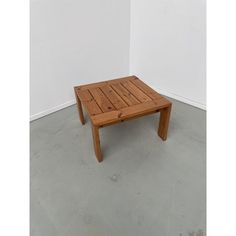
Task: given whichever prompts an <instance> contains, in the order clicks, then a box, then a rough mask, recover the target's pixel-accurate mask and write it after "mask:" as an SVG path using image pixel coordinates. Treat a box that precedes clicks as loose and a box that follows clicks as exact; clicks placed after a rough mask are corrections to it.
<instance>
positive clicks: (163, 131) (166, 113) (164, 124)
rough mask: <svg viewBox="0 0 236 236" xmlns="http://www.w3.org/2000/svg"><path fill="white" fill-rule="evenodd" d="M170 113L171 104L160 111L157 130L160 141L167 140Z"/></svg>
mask: <svg viewBox="0 0 236 236" xmlns="http://www.w3.org/2000/svg"><path fill="white" fill-rule="evenodd" d="M170 113H171V104H170V106H168V107H166V108H163V109H161V110H160V122H159V128H158V135H159V136H160V137H161V139H162V140H166V139H167V132H168V127H169V120H170Z"/></svg>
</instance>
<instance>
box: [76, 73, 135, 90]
mask: <svg viewBox="0 0 236 236" xmlns="http://www.w3.org/2000/svg"><path fill="white" fill-rule="evenodd" d="M136 78H137V77H135V76H128V77H123V78H118V79H112V80H107V81H101V82H97V83H92V84H85V85H81V86H77V88H80V89H81V90H86V89H90V88H97V87H101V86H105V85H109V84H113V83H119V82H121V81H126V80H135V79H136Z"/></svg>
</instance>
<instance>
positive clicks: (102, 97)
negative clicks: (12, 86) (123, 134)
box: [74, 76, 172, 162]
mask: <svg viewBox="0 0 236 236" xmlns="http://www.w3.org/2000/svg"><path fill="white" fill-rule="evenodd" d="M74 91H75V97H76V101H77V106H78V110H79V116H80V121H81V123H82V124H84V123H85V121H84V115H83V110H82V104H83V106H84V108H85V109H86V110H87V112H88V115H89V118H90V120H91V125H92V134H93V143H94V150H95V154H96V157H97V160H98V161H99V162H101V161H102V160H103V157H102V152H101V147H100V139H99V128H102V127H105V126H108V125H112V124H116V123H119V122H123V121H126V120H130V119H133V118H137V117H141V116H145V115H149V114H153V113H156V112H160V122H159V128H158V135H159V136H160V137H161V138H162V140H166V138H167V131H168V125H169V119H170V112H171V105H172V104H171V102H170V101H168V100H167V99H166V98H164V97H162V96H161V95H160V94H159V93H157V92H156V91H154V90H153V89H152V88H150V87H149V86H148V85H147V84H145V83H144V82H142V81H141V80H140V79H138V78H137V77H136V76H129V77H125V78H120V79H114V80H108V81H103V82H99V83H93V84H87V85H81V86H76V87H74ZM81 103H82V104H81Z"/></svg>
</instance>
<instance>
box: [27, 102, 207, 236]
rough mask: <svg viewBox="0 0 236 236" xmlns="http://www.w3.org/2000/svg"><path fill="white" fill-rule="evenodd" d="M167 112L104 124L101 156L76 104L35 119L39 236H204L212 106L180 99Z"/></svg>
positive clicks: (34, 232) (34, 222)
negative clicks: (161, 126)
mask: <svg viewBox="0 0 236 236" xmlns="http://www.w3.org/2000/svg"><path fill="white" fill-rule="evenodd" d="M158 120H159V114H156V115H150V116H147V117H144V118H139V119H136V120H132V121H128V122H124V123H121V124H118V125H113V126H110V127H106V128H103V129H101V132H100V134H101V145H102V150H103V154H104V161H103V162H102V163H100V164H99V163H98V162H97V161H96V158H95V155H94V152H93V144H92V136H91V128H90V123H89V121H88V119H86V121H87V122H86V124H85V125H84V126H82V125H81V124H80V122H79V118H78V113H77V110H76V107H75V106H71V107H69V108H66V109H64V110H61V111H59V112H56V113H54V114H51V115H49V116H46V117H44V118H41V119H39V120H36V121H34V122H32V123H31V168H30V169H31V229H30V231H31V236H57V235H58V236H126V235H127V236H144V235H148V236H203V235H205V227H206V225H205V221H206V183H205V182H206V112H205V111H202V110H200V109H197V108H194V107H191V106H189V105H186V104H183V103H181V102H177V101H173V109H172V116H171V121H170V128H169V136H168V139H167V141H165V142H163V141H162V140H161V139H160V138H159V137H158V136H157V133H156V128H157V122H158Z"/></svg>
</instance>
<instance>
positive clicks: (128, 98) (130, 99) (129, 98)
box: [111, 84, 140, 106]
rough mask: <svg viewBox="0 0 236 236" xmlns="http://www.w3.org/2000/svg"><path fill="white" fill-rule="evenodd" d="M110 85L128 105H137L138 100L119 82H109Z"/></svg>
mask: <svg viewBox="0 0 236 236" xmlns="http://www.w3.org/2000/svg"><path fill="white" fill-rule="evenodd" d="M111 87H112V88H113V89H114V90H115V91H116V92H117V93H118V94H119V95H120V96H121V98H122V99H123V100H124V101H125V102H126V103H127V104H128V105H129V106H131V105H137V104H139V103H140V102H139V101H138V100H137V99H136V98H135V97H134V96H133V95H132V94H131V93H130V92H129V91H128V90H127V89H125V88H124V87H123V86H122V85H121V84H111Z"/></svg>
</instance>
